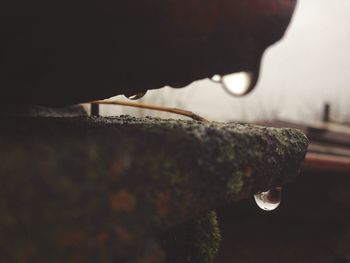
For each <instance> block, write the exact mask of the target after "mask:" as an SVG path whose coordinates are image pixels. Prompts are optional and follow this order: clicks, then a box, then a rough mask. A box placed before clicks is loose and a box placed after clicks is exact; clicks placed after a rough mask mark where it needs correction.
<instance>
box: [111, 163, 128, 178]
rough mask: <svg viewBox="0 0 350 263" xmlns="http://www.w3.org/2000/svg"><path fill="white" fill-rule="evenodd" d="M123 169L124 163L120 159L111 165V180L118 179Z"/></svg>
mask: <svg viewBox="0 0 350 263" xmlns="http://www.w3.org/2000/svg"><path fill="white" fill-rule="evenodd" d="M125 169H126V165H125V161H124V160H122V159H117V160H115V161H114V162H113V163H112V166H111V173H110V175H111V177H112V178H113V179H118V178H119V177H120V175H121V174H122V173H123V172H124V171H125Z"/></svg>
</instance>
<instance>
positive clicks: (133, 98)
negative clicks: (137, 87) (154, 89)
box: [124, 91, 147, 100]
mask: <svg viewBox="0 0 350 263" xmlns="http://www.w3.org/2000/svg"><path fill="white" fill-rule="evenodd" d="M146 93H147V91H145V92H140V93H136V94H133V95H130V96H129V95H124V96H125V97H127V98H128V99H129V100H138V99H141V98H142V97H143V96H145V94H146Z"/></svg>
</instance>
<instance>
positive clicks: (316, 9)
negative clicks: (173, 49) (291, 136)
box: [103, 0, 350, 121]
mask: <svg viewBox="0 0 350 263" xmlns="http://www.w3.org/2000/svg"><path fill="white" fill-rule="evenodd" d="M118 99H119V97H118ZM142 101H143V102H145V103H155V104H163V105H167V106H177V107H183V108H185V109H189V110H191V111H194V112H196V113H198V114H201V115H203V116H205V117H207V118H209V119H210V120H215V121H226V120H232V119H240V120H243V119H244V120H248V121H253V120H255V119H259V118H260V119H266V118H273V117H279V118H284V119H292V120H297V121H313V120H317V119H319V118H320V112H321V110H322V105H323V104H324V103H325V102H330V103H331V106H332V115H331V117H332V118H333V119H335V120H338V121H344V120H345V119H348V121H350V0H333V1H332V0H299V3H298V6H297V10H296V13H295V15H294V18H293V20H292V23H291V25H290V27H289V29H288V31H287V33H286V35H285V38H284V39H283V40H282V41H281V42H279V43H278V44H276V45H274V46H273V47H271V48H269V49H268V50H267V51H266V52H265V55H264V57H263V64H262V70H261V75H260V81H259V83H258V86H257V87H256V88H255V91H254V92H253V93H252V94H250V95H248V96H246V97H243V98H234V97H231V96H229V95H228V94H227V93H226V92H224V91H223V89H222V88H221V86H220V85H219V84H215V83H213V82H211V81H209V80H202V81H197V82H195V83H193V84H191V85H190V86H189V87H186V88H184V89H178V90H177V89H169V88H165V89H162V90H156V91H150V92H148V93H147V94H146V96H145V97H144V99H142ZM103 109H104V112H105V114H121V113H128V114H132V113H136V114H137V112H135V111H133V110H127V109H125V108H123V109H116V108H113V109H111V108H105V107H104V108H103ZM146 114H147V115H149V112H147V113H146ZM154 116H157V114H156V115H154ZM158 116H159V114H158ZM160 116H162V117H164V116H165V115H164V114H163V115H162V114H160ZM167 117H171V116H167ZM173 117H174V118H177V116H173Z"/></svg>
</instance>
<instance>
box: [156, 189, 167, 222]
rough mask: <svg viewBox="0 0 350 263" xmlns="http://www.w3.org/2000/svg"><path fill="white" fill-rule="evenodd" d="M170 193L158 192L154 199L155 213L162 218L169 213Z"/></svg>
mask: <svg viewBox="0 0 350 263" xmlns="http://www.w3.org/2000/svg"><path fill="white" fill-rule="evenodd" d="M170 199H171V194H170V192H164V193H159V194H158V196H157V199H156V201H155V205H156V209H157V215H158V216H159V217H160V218H162V217H165V216H167V215H168V214H169V211H170V207H169V203H170Z"/></svg>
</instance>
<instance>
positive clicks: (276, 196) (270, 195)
mask: <svg viewBox="0 0 350 263" xmlns="http://www.w3.org/2000/svg"><path fill="white" fill-rule="evenodd" d="M281 196H282V187H276V188H274V189H271V190H269V191H266V192H261V193H258V194H256V195H254V199H255V202H256V204H257V205H258V206H259V207H260V208H261V209H262V210H265V211H272V210H275V209H276V208H277V207H278V206H279V205H280V203H281Z"/></svg>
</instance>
